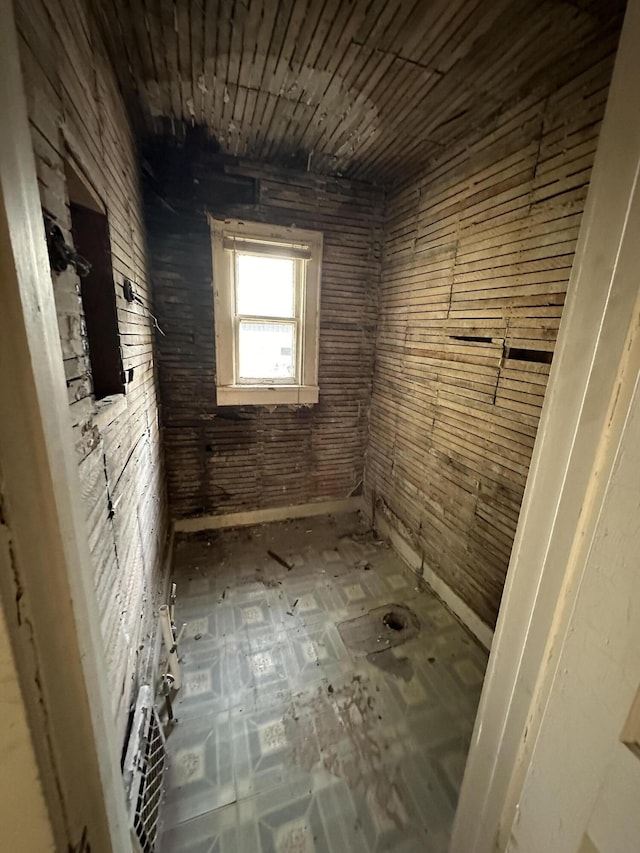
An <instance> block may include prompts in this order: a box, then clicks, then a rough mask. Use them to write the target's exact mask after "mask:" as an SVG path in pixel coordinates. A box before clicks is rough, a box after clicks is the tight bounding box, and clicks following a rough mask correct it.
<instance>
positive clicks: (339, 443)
mask: <svg viewBox="0 0 640 853" xmlns="http://www.w3.org/2000/svg"><path fill="white" fill-rule="evenodd" d="M145 157H146V159H147V162H148V163H149V164H150V170H151V174H150V175H149V179H148V181H147V190H146V198H147V206H146V216H147V227H148V235H149V242H150V249H151V260H152V276H153V283H154V292H155V298H156V307H157V316H158V321H159V324H160V327H161V328H162V330H163V332H164V335H162V336H160V338H159V341H158V363H159V373H160V388H161V399H162V419H163V434H164V442H165V456H166V463H165V465H166V471H167V481H168V488H169V500H170V507H171V513H172V515H173V517H174V518H178V519H180V518H186V517H189V516H197V515H203V516H206V515H214V514H220V513H237V512H247V511H252V510H265V509H271V508H274V507H286V506H295V505H298V504H307V503H310V502H317V501H331V500H342V499H346V498H348V497H350V496H351V495H354V494H357V493H359V491H360V489H361V483H362V479H363V475H364V450H365V442H366V436H367V419H368V412H369V404H370V394H371V378H372V374H373V349H374V340H375V323H376V317H377V294H378V285H379V275H380V250H381V240H382V230H381V229H382V213H383V196H382V194H381V193H380V192H379V191H378V190H375V189H373V188H371V187H369V186H367V185H363V184H360V183H358V182H351V181H346V180H341V179H336V178H329V179H327V178H318V177H314V176H311V175H308V174H305V173H301V172H294V171H291V170H289V171H285V170H279V169H275V168H271V169H269V168H265V167H261V166H257V165H256V164H251V163H244V162H239V161H230V160H228V159H224V158H223V159H221V158H219V157H216V156H215V155H213V154H211V153H210V152H208V151H207V150H206V145H205V146H204V147H203V146H202V140H201V139H198V140H196V141H195V142H194V143H192V144H191V145H189V146H188V147H182V146H180V145H176V144H175V142H173V141H172V140H164V141H158V140H155V141H153V142H152V143H150V144H149V146H148V149H147V151H146V152H145ZM208 211H209V212H211V213H213V214H217V215H226V216H241V217H243V218H245V219H247V220H253V221H268V222H270V223H272V224H281V225H292V224H293V225H296V226H298V227H300V228H310V229H318V230H321V231H322V232H323V234H324V256H323V268H322V283H321V314H320V368H319V385H320V401H319V403H318V404H317V405H315V406H310V407H302V408H293V407H286V406H279V407H277V408H275V409H274V410H269V409H268V408H267V407H264V406H259V407H251V406H248V407H228V406H224V407H217V406H216V402H215V347H214V317H213V291H212V263H211V238H210V232H209V226H208V223H207V217H206V214H207V212H208Z"/></svg>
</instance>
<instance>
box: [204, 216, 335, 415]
mask: <svg viewBox="0 0 640 853" xmlns="http://www.w3.org/2000/svg"><path fill="white" fill-rule="evenodd" d="M210 222H211V238H212V250H213V288H214V314H215V335H216V402H217V404H218V405H222V406H224V405H270V404H274V405H275V404H281V403H289V404H294V405H295V404H310V403H317V402H318V330H319V304H320V270H321V263H322V234H321V233H320V232H318V231H303V230H300V229H297V228H282V227H276V226H271V225H265V224H264V223H255V222H244V221H240V220H233V219H230V220H224V221H222V220H217V219H211V221H210Z"/></svg>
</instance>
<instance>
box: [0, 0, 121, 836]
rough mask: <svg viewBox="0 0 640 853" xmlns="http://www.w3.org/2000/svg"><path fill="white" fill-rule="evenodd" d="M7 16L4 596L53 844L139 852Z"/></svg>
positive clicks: (0, 14) (2, 227)
mask: <svg viewBox="0 0 640 853" xmlns="http://www.w3.org/2000/svg"><path fill="white" fill-rule="evenodd" d="M0 19H1V20H2V26H1V27H0V115H2V116H3V119H4V121H3V123H2V133H0V400H2V414H1V416H0V510H1V511H0V528H1V530H0V533H1V534H2V535H1V536H0V605H1V606H2V608H3V613H4V617H5V620H6V623H7V628H8V633H9V637H10V643H11V647H12V650H13V654H14V657H15V660H16V668H17V670H18V674H19V679H20V686H21V690H22V695H23V699H24V703H25V705H26V708H27V714H28V718H29V722H30V728H31V737H32V741H33V745H34V750H35V754H36V757H37V761H38V767H39V771H40V776H41V780H42V787H43V790H44V795H45V800H46V802H47V808H48V811H49V816H50V821H51V826H52V829H53V833H54V836H55V839H56V849H58V850H61V851H62V850H65V851H66V850H73V851H76V850H78V851H79V850H81V849H82V850H84V849H85V846H86V844H87V841H88V842H89V843H90V845H91V850H92V851H94V853H98V851H99V853H112V851H115V853H125V851H127V853H130V851H131V841H130V836H129V830H128V821H127V815H126V809H125V802H124V793H123V786H122V776H121V773H120V766H119V758H120V756H119V750H118V748H117V746H116V741H115V731H114V726H113V721H112V711H111V702H110V697H109V695H108V691H107V680H106V671H105V665H104V650H103V645H102V638H101V635H100V624H99V617H98V610H97V605H96V597H95V592H94V589H93V572H92V567H91V557H90V553H89V545H88V539H87V532H86V529H85V520H84V516H83V513H82V507H81V502H80V484H79V477H78V468H77V462H76V459H75V453H74V447H73V438H72V430H71V419H70V416H69V406H68V400H67V388H66V382H65V377H64V370H63V361H62V351H61V347H60V337H59V331H58V323H57V318H56V309H55V304H54V298H53V287H54V286H55V283H53V284H52V280H51V274H50V271H49V260H48V257H47V249H46V244H45V237H44V227H43V220H42V211H41V206H40V196H39V192H38V184H37V178H36V168H35V160H34V155H33V148H32V140H31V135H30V130H29V123H28V118H27V109H26V101H25V95H24V90H23V83H22V74H21V69H20V61H19V53H18V43H17V34H16V29H15V23H14V18H13V9H12V3H11V0H0ZM5 783H6V784H9V785H10V784H11V780H5ZM1 812H2V803H1V802H0V814H1ZM16 849H17V848H16ZM21 849H22V848H21ZM25 849H26V848H25Z"/></svg>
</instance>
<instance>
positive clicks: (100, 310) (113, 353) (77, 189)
mask: <svg viewBox="0 0 640 853" xmlns="http://www.w3.org/2000/svg"><path fill="white" fill-rule="evenodd" d="M67 174H68V175H71V176H72V179H70V180H68V187H69V196H70V199H69V201H70V205H69V208H70V213H71V230H72V234H73V243H74V247H75V249H76V251H77V252H78V253H79V254H80V255H82V257H83V258H86V260H87V261H89V263H90V264H91V270H90V271H89V273H88V275H86V276H83V277H81V279H80V295H81V298H82V309H83V312H84V319H85V324H86V328H87V343H88V349H89V361H90V364H91V374H92V377H93V392H94V395H95V398H96V400H102V399H104V398H105V397H109V396H111V395H112V394H122V393H124V378H123V373H122V354H121V352H120V334H119V331H118V312H117V307H116V294H115V287H114V281H113V266H112V263H111V243H110V240H109V222H108V219H107V216H106V214H105V213H104V212H103V211H101V210H99V209H98V204H97V203H94V201H93V193H92V191H91V190H90V189H89V188H88V187H87V186H86V185H84V183H83V182H82V179H81V178H80V176H79V175H78V173H77V172H76V171H75V170H74V169H73V168H72V167H68V168H67ZM81 202H82V203H81ZM89 204H91V207H89V206H87V205H89Z"/></svg>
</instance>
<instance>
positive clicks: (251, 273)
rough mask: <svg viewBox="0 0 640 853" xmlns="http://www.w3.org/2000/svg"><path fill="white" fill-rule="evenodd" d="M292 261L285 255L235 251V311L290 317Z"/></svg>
mask: <svg viewBox="0 0 640 853" xmlns="http://www.w3.org/2000/svg"><path fill="white" fill-rule="evenodd" d="M295 265H296V262H295V261H293V260H290V259H288V258H268V257H261V256H258V255H242V254H238V255H237V279H238V281H237V289H238V294H237V300H238V306H237V312H238V314H257V315H258V316H260V317H294V316H295V300H294V293H295V289H294V273H295Z"/></svg>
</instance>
